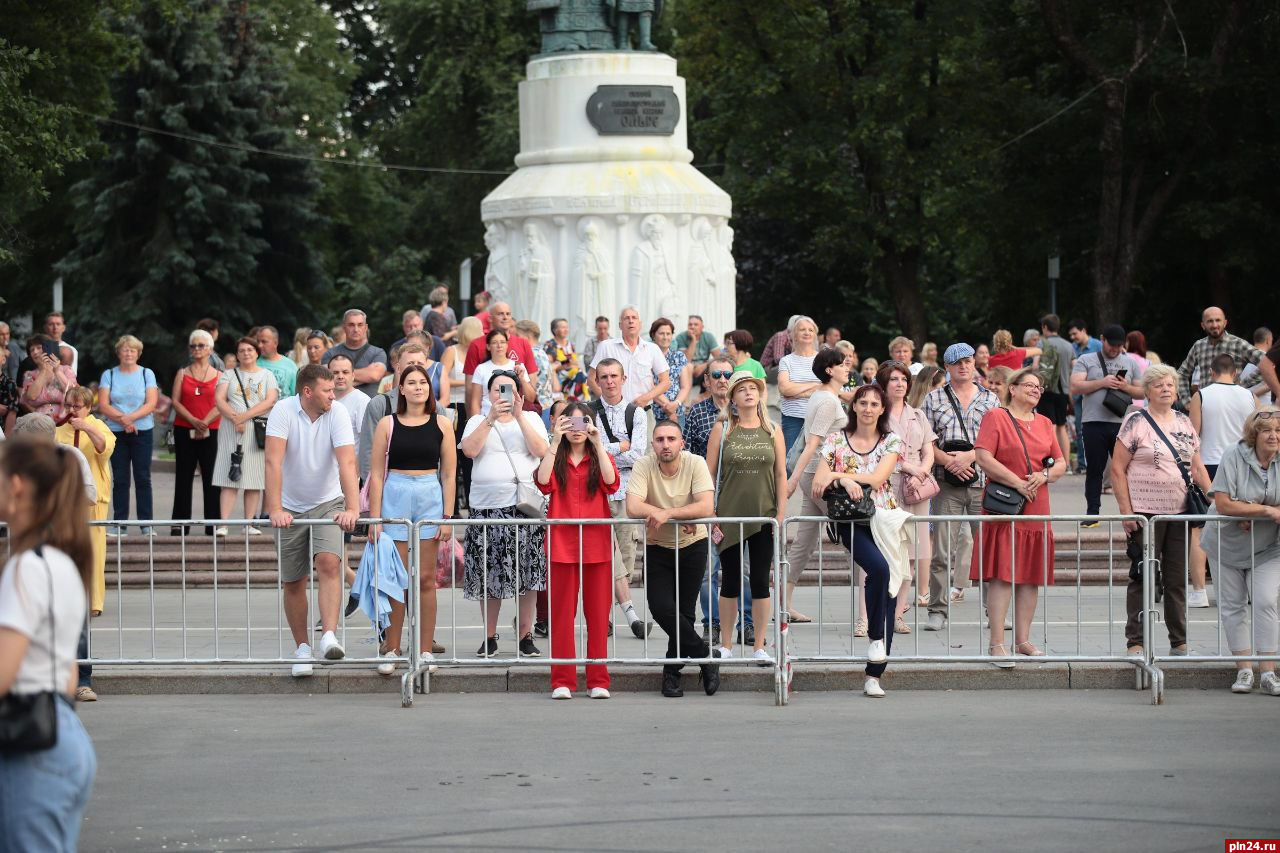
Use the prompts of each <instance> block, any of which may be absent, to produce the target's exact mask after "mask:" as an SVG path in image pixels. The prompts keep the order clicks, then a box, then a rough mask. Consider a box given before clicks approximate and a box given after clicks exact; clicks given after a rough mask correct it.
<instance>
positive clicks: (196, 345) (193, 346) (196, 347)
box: [187, 344, 209, 349]
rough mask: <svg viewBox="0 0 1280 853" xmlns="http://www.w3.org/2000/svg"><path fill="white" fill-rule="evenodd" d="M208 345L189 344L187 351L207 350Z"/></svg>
mask: <svg viewBox="0 0 1280 853" xmlns="http://www.w3.org/2000/svg"><path fill="white" fill-rule="evenodd" d="M208 348H209V345H208V344H190V345H189V346H188V347H187V349H208Z"/></svg>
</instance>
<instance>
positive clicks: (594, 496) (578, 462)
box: [535, 403, 622, 699]
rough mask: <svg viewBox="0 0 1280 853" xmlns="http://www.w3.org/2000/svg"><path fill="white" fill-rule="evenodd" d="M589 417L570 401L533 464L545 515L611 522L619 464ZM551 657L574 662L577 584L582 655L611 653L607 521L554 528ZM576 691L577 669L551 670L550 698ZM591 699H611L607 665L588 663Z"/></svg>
mask: <svg viewBox="0 0 1280 853" xmlns="http://www.w3.org/2000/svg"><path fill="white" fill-rule="evenodd" d="M594 420H595V412H594V411H593V410H592V408H591V407H590V406H588V405H587V404H586V403H570V404H569V405H567V406H566V407H565V408H564V410H563V411H562V412H561V413H560V415H559V417H557V418H556V419H555V420H553V421H552V424H551V429H552V432H551V450H550V452H549V453H547V454H546V455H545V456H543V457H542V462H541V463H540V464H539V465H538V473H537V475H536V477H535V482H536V483H537V485H538V488H539V489H540V490H541V491H542V492H543V494H546V495H549V496H550V498H551V504H550V506H549V507H548V510H547V518H572V519H578V520H581V521H588V520H590V519H600V520H601V521H607V520H609V519H610V518H611V517H612V515H611V513H610V512H609V495H611V494H613V493H614V492H616V491H617V490H618V486H619V485H621V483H622V480H621V479H620V478H619V477H618V466H617V465H616V464H614V461H613V457H612V456H610V455H609V453H608V452H607V451H606V450H605V449H604V444H603V443H602V442H601V441H600V432H599V430H597V429H596V426H595V423H594ZM548 529H549V533H548V535H549V536H550V537H551V572H550V575H549V577H548V579H547V580H548V583H547V586H548V595H549V596H550V599H551V656H552V657H553V658H571V657H576V656H577V655H576V651H577V648H576V646H575V644H574V639H573V623H574V620H575V619H576V618H577V615H578V586H579V580H581V586H582V615H583V616H584V617H586V620H587V657H589V658H603V657H607V656H608V654H609V608H611V607H612V606H613V540H612V537H611V536H610V530H609V526H608V525H607V524H582V525H567V524H565V525H552V526H550V527H549V528H548ZM577 686H578V673H577V669H576V668H575V667H572V666H567V665H558V666H553V667H551V698H552V699H572V698H573V691H574V690H575V689H577ZM587 688H588V689H589V690H590V691H591V698H592V699H608V698H609V668H608V667H607V666H605V665H604V664H589V665H588V666H587Z"/></svg>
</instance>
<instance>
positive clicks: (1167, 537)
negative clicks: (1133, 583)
mask: <svg viewBox="0 0 1280 853" xmlns="http://www.w3.org/2000/svg"><path fill="white" fill-rule="evenodd" d="M1256 521H1258V519H1252V518H1245V517H1240V516H1224V515H1157V516H1152V517H1151V518H1150V519H1149V520H1148V521H1147V522H1146V523H1145V532H1146V543H1145V571H1144V575H1145V589H1146V593H1145V599H1144V606H1145V608H1146V621H1147V623H1148V624H1147V631H1146V634H1145V637H1146V640H1147V645H1146V646H1145V647H1144V651H1145V653H1146V656H1147V658H1148V660H1150V661H1151V662H1152V664H1153V666H1154V667H1155V668H1156V669H1157V671H1159V665H1161V664H1164V665H1167V664H1174V663H1205V662H1214V663H1228V662H1229V663H1235V664H1237V665H1238V664H1240V663H1245V662H1254V663H1257V662H1270V663H1273V664H1274V663H1280V653H1278V650H1277V649H1276V648H1275V646H1276V612H1277V592H1278V589H1280V560H1277V559H1276V558H1274V557H1273V558H1271V559H1269V560H1266V561H1265V562H1262V563H1261V564H1260V563H1259V561H1258V554H1259V549H1263V553H1264V554H1268V551H1267V549H1269V548H1274V547H1275V546H1274V542H1270V543H1269V542H1262V541H1259V538H1258V536H1257V535H1256V530H1255V528H1254V525H1253V522H1256ZM1201 525H1204V526H1203V527H1201ZM1213 525H1217V527H1218V529H1217V530H1216V531H1214V534H1215V538H1216V540H1217V541H1216V543H1214V544H1213V546H1212V547H1211V548H1208V549H1200V538H1201V535H1202V534H1203V532H1207V531H1208V530H1209V527H1210V526H1213ZM1228 537H1230V538H1233V539H1236V540H1237V542H1236V543H1235V544H1237V545H1239V546H1241V547H1244V548H1245V550H1247V551H1248V554H1249V556H1248V557H1243V558H1242V557H1237V556H1234V555H1232V554H1230V553H1227V554H1224V548H1223V545H1224V540H1225V539H1227V538H1228ZM1197 550H1199V551H1200V555H1202V556H1200V555H1197V553H1196V552H1197ZM1227 550H1228V551H1232V550H1235V549H1232V548H1231V547H1230V546H1227ZM1269 553H1275V552H1274V550H1272V551H1270V552H1269ZM1196 559H1203V560H1204V561H1205V563H1206V565H1207V567H1208V569H1209V571H1210V573H1211V574H1212V576H1213V588H1214V594H1215V597H1216V599H1217V601H1216V604H1208V603H1206V604H1205V605H1203V606H1201V607H1197V608H1192V607H1191V605H1190V602H1189V600H1188V598H1187V593H1188V592H1189V591H1190V590H1191V589H1192V571H1191V567H1192V563H1193V561H1194V560H1196ZM1170 564H1172V565H1170ZM1169 571H1172V572H1173V574H1172V577H1173V582H1172V583H1170V582H1169V577H1170V576H1169V575H1168V574H1167V572H1169ZM1205 590H1206V593H1207V590H1208V586H1207V585H1206V587H1205ZM1157 591H1162V592H1163V593H1164V601H1163V607H1160V604H1161V603H1160V602H1157V601H1156V600H1155V597H1156V593H1157ZM1170 594H1172V600H1171V595H1170ZM1193 609H1197V610H1204V611H1206V612H1205V617H1207V618H1199V619H1193V618H1192V611H1193ZM1162 611H1163V612H1162ZM1162 618H1163V620H1164V622H1165V624H1166V626H1168V634H1171V635H1172V636H1168V635H1166V637H1163V638H1161V647H1162V648H1166V646H1165V645H1164V643H1163V640H1164V639H1168V640H1169V644H1168V646H1167V648H1168V651H1167V652H1165V653H1159V654H1157V653H1156V651H1155V646H1156V639H1157V635H1156V628H1155V623H1156V621H1157V620H1160V619H1162ZM1264 633H1265V634H1267V635H1269V636H1267V637H1261V636H1260V635H1261V634H1264ZM1179 635H1182V636H1181V637H1180V636H1179ZM1233 637H1234V640H1235V642H1232V640H1233ZM1179 638H1181V639H1182V640H1183V645H1182V648H1181V650H1179V648H1178V647H1177V646H1176V645H1174V641H1176V640H1177V639H1179ZM1266 642H1269V643H1270V645H1271V648H1269V649H1268V648H1260V646H1261V645H1262V643H1266ZM1209 649H1211V650H1212V651H1206V650H1209ZM1245 650H1247V651H1245ZM1238 652H1243V653H1238ZM1223 686H1224V687H1226V686H1227V685H1226V684H1225V683H1224V685H1223ZM1159 687H1160V690H1161V692H1163V675H1161V678H1160V685H1159Z"/></svg>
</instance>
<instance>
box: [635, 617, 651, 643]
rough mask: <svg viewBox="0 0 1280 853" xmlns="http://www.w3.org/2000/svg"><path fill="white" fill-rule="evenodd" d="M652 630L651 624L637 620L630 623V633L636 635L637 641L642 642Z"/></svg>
mask: <svg viewBox="0 0 1280 853" xmlns="http://www.w3.org/2000/svg"><path fill="white" fill-rule="evenodd" d="M652 630H653V623H652V622H642V621H641V620H639V619H637V620H636V621H634V622H632V623H631V633H633V634H635V635H636V639H637V640H643V639H644V638H645V637H646V636H647V635H648V634H649V632H650V631H652Z"/></svg>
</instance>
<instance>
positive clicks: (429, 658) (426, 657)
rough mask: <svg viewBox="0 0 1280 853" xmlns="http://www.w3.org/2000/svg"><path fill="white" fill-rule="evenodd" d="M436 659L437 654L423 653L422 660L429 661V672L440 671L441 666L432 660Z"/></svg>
mask: <svg viewBox="0 0 1280 853" xmlns="http://www.w3.org/2000/svg"><path fill="white" fill-rule="evenodd" d="M435 659H436V657H435V655H433V654H431V652H423V653H422V660H424V661H427V672H430V673H432V674H435V673H437V672H439V671H440V667H438V666H436V665H435V664H434V663H432V661H434V660H435Z"/></svg>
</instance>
